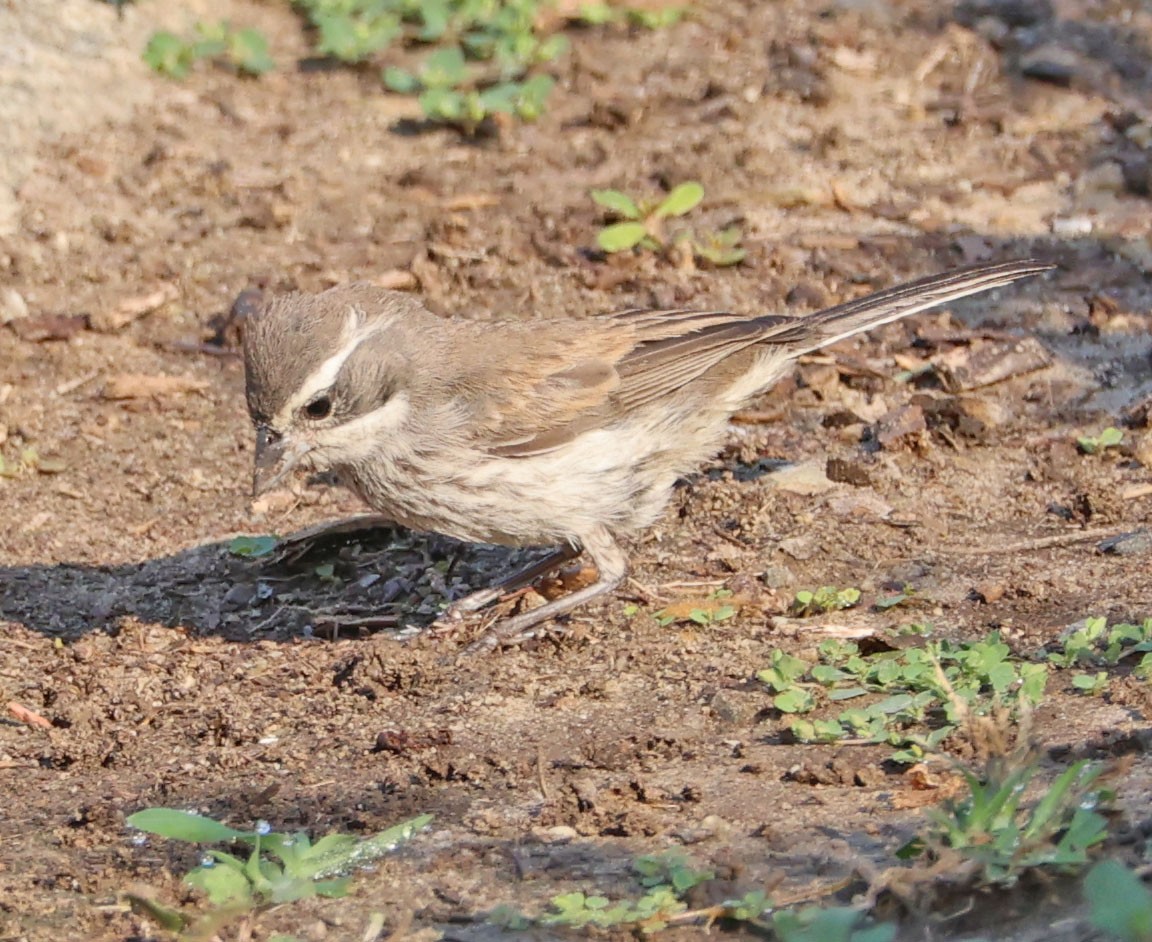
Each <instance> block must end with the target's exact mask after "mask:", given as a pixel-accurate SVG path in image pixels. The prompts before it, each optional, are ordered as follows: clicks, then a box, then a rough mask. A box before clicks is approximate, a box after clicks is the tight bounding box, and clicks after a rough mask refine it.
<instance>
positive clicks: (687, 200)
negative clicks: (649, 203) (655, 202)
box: [653, 180, 704, 217]
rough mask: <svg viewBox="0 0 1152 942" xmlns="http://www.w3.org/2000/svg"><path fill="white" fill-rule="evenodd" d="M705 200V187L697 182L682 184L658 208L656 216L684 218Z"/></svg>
mask: <svg viewBox="0 0 1152 942" xmlns="http://www.w3.org/2000/svg"><path fill="white" fill-rule="evenodd" d="M702 199H704V187H702V186H701V185H700V184H699V183H697V182H696V181H695V180H692V181H689V182H688V183H681V184H680V185H679V186H678V187H676V188H675V189H673V190H672V192H671V193H669V194H668V195H667V196H666V197H664V200H663V201H662V202H661V203H660V205H659V206H657V207H656V209H655V211H654V212H653V215H654V216H657V217H662V216H683V215H684V214H685V213H688V212H691V211H692V210H693V209H695V208H696V207H697V206H698V205H700V201H701V200H702Z"/></svg>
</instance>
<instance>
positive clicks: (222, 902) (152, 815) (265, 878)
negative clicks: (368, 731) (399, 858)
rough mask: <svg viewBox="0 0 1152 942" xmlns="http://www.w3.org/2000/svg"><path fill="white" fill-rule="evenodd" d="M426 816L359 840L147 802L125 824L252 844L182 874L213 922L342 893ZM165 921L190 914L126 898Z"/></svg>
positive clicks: (208, 855)
mask: <svg viewBox="0 0 1152 942" xmlns="http://www.w3.org/2000/svg"><path fill="white" fill-rule="evenodd" d="M431 820H432V817H431V815H421V816H420V817H417V818H412V819H411V820H409V821H405V822H404V823H403V824H398V825H396V826H395V827H391V828H388V829H387V830H386V831H381V832H380V833H379V834H377V835H375V836H374V837H370V838H367V839H364V840H361V839H359V838H356V837H354V836H352V835H350V834H328V835H326V836H325V837H322V838H321V839H320V840H318V841H316V842H315V843H313V842H312V841H311V839H310V838H309V836H308V835H307V834H305V833H304V832H302V831H301V832H296V833H292V834H289V833H284V832H279V831H273V830H272V829H271V828H270V827H269V826H268V825H267V824H266V823H264V822H261V823H260V824H259V825H257V827H256V829H255V830H252V831H241V830H237V829H236V828H232V827H229V826H228V825H226V824H222V823H221V822H219V821H215V820H213V819H212V818H207V817H204V816H202V815H198V814H192V813H190V812H187V811H178V810H175V809H171V808H146V809H144V810H143V811H138V812H136V813H135V814H133V815H131V816H129V818H128V821H127V823H128V826H129V827H132V828H135V829H137V830H139V831H144V832H147V833H149V834H155V835H158V836H159V837H165V838H168V839H169V840H175V841H187V842H190V843H196V844H222V843H234V844H243V845H248V846H249V847H251V851H250V852H249V853H248V854H247V856H236V855H234V854H230V853H227V852H226V851H222V850H215V849H210V850H208V851H206V852H205V854H204V856H203V857H202V858H201V861H200V865H199V866H197V867H195V868H193V869H192V870H191V871H189V872H188V873H187V874H186V875H185V876H184V882H185V883H187V884H188V885H189V886H191V887H193V888H194V889H197V890H199V891H200V892H202V893H203V894H204V896H205V897H206V898H207V900H208V902H209V904H211V906H212V907H214V909H215V912H214V913H213V914H211V917H210V919H211V922H212V923H213V924H215V923H217V922H219V920H220V919H221V918H222V917H224V918H226V917H230V916H236V915H241V914H244V913H247V912H251V911H252V910H255V909H259V908H263V907H266V906H272V905H278V904H281V903H289V902H293V901H295V900H300V899H306V898H309V897H313V896H325V897H340V896H345V895H347V893H348V890H349V884H350V877H349V876H348V873H349V872H350V871H352V870H354V869H356V868H358V867H364V866H367V865H369V864H371V863H372V862H373V861H375V860H378V859H379V858H381V857H383V856H384V855H385V854H388V853H389V852H391V851H392V850H394V849H395V848H396V847H398V846H399V845H400V844H402V843H404V842H406V841H408V840H409V839H411V838H412V837H413V836H414V835H415V834H416V833H417V832H419V831H420V830H422V829H423V828H425V827H427V826H428V824H429V823H430V822H431ZM130 901H131V902H132V903H133V904H135V905H136V906H138V907H139V908H142V909H143V910H144V911H145V912H147V913H148V915H150V916H151V917H152V918H154V919H155V920H156V921H157V922H159V923H160V924H161V925H162V926H164V927H166V928H168V929H170V930H173V931H179V930H186V929H189V928H190V927H192V926H193V924H194V921H195V920H194V916H193V915H192V914H191V913H190V912H187V911H184V910H181V909H176V908H172V907H167V906H164V905H163V904H160V903H158V902H156V901H155V900H151V899H146V898H143V897H140V896H130Z"/></svg>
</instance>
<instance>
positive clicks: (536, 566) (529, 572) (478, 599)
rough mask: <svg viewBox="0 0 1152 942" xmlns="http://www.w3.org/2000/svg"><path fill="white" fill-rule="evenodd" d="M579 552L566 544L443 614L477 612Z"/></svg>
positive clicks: (528, 583)
mask: <svg viewBox="0 0 1152 942" xmlns="http://www.w3.org/2000/svg"><path fill="white" fill-rule="evenodd" d="M580 552H581V550H580V547H578V546H573V545H572V544H571V543H566V544H565V545H564V546H563V547H562V548H561V549H558V550H556V551H555V552H554V553H549V554H548V555H547V556H545V557H544V558H543V559H542V560H540V562H538V563H533V564H532V565H531V566H529V567H528V568H527V569H521V570H520V571H519V572H514V573H512V575H510V576H506V577H505V578H503V579H501V580H500V581H499V582H497V583H495V584H493V585H491V586H489V587H488V588H487V589H481V590H480V591H478V592H471V593H469V594H468V595H466V596H464V598H462V599H457V600H456V601H455V602H453V603H452V604H451V605H449V606H448V609H447V611H445V613H444V614H445V615H447V616H448V617H449V618H451V617H453V616H456V615H463V614H465V613H466V612H476V611H479V610H480V609H482V608H484V607H485V606H486V605H491V604H492V603H493V602H495V601H496V600H497V599H499V598H500V597H501V596H504V595H507V594H508V593H509V592H515V591H516V590H517V589H521V588H523V587H524V586H526V585H531V584H532V583H533V582H535V581H536V580H537V579H539V578H540V577H541V576H543V575H547V574H548V573H550V572H551V571H552V570H553V569H555V568H556V567H557V566H562V565H564V563H566V562H568V560H570V559H575V558H576V557H577V556H579V555H580Z"/></svg>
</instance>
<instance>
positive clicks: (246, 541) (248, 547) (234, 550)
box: [228, 536, 280, 559]
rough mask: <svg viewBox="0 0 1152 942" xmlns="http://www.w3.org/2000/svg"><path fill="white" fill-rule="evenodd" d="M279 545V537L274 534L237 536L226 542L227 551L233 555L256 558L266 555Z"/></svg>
mask: <svg viewBox="0 0 1152 942" xmlns="http://www.w3.org/2000/svg"><path fill="white" fill-rule="evenodd" d="M279 545H280V539H279V538H278V537H275V536H237V537H234V538H233V539H232V541H231V542H230V543H229V544H228V552H229V553H231V554H232V555H233V556H243V557H245V558H247V559H256V558H258V557H260V556H267V555H268V554H269V553H271V552H272V551H273V550H275V549H276V547H277V546H279Z"/></svg>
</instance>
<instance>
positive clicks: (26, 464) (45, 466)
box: [0, 445, 68, 478]
mask: <svg viewBox="0 0 1152 942" xmlns="http://www.w3.org/2000/svg"><path fill="white" fill-rule="evenodd" d="M67 470H68V465H67V463H66V462H65V461H64V459H63V458H55V457H51V456H48V455H41V454H40V452H39V451H38V450H37V448H36V446H35V445H28V446H26V447H25V448H22V449H21V450H20V454H19V455H17V456H16V457H15V458H5V457H4V456H3V455H0V478H20V477H24V476H25V475H28V474H60V473H61V472H63V471H67Z"/></svg>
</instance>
